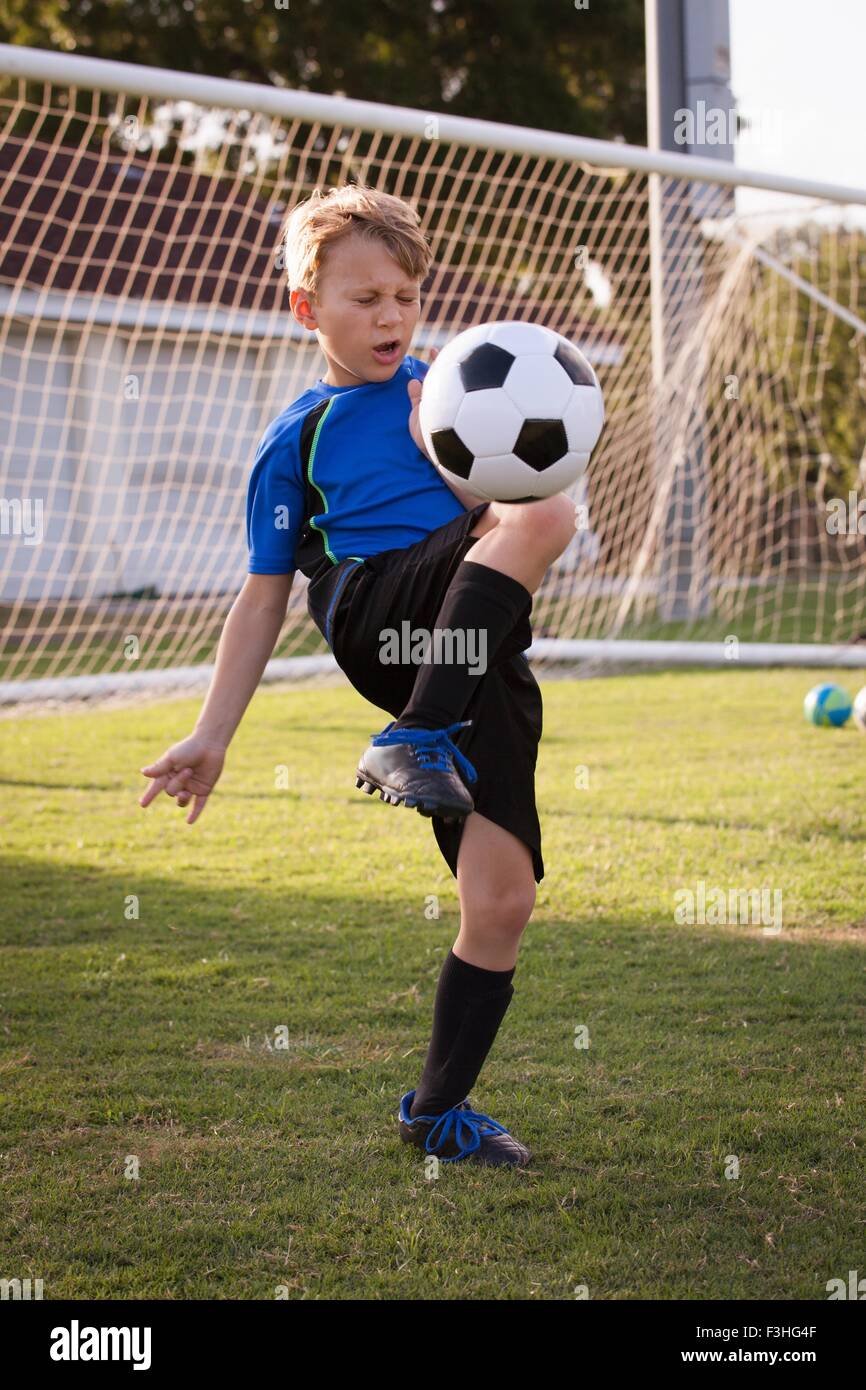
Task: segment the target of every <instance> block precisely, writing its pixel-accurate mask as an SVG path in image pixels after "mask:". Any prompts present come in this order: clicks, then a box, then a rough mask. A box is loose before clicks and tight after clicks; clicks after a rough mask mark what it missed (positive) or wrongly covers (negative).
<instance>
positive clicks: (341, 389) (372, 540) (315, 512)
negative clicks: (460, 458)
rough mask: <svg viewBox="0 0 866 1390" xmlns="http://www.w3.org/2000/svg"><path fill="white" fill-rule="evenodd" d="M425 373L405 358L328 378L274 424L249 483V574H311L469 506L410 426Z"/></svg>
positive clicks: (396, 544)
mask: <svg viewBox="0 0 866 1390" xmlns="http://www.w3.org/2000/svg"><path fill="white" fill-rule="evenodd" d="M427 370H428V367H427V363H425V362H421V361H419V360H418V358H415V357H404V358H403V361H402V362H401V363H400V366H399V367H398V368H397V370H396V372H395V373H394V375H393V376H392V377H391V379H390V380H389V381H381V382H379V381H373V382H364V383H362V384H361V385H359V386H328V385H326V384H325V383H324V382H323V381H322V380H321V379H320V380H319V381H317V382H316V384H315V385H314V386H311V387H310V388H309V390H307V391H305V392H304V393H303V395H301V396H299V397H298V399H297V400H296V401H294V402H293V403H292V404H291V405H289V406H287V408H286V409H285V410H284V411H283V412H282V414H281V415H279V416H277V418H276V419H275V420H273V421H272V422H271V423H270V425H268V427H267V429H266V430H265V432H264V434H263V436H262V438H261V441H260V442H259V446H258V448H257V450H256V455H255V460H254V462H253V468H252V472H251V474H250V479H249V484H248V488H247V507H246V524H247V545H248V548H249V565H248V568H249V572H250V574H288V573H290V572H291V571H293V570H295V569H299V570H301V572H302V573H303V574H305V575H307V577H308V578H310V579H312V578H313V577H314V576H315V575H316V574H318V573H319V572H320V571H321V570H323V569H324V568H325V567H331V566H333V565H337V564H339V562H340V561H341V560H344V559H346V558H347V557H348V556H352V557H354V558H356V559H362V560H363V559H366V558H367V556H369V555H377V554H379V552H380V551H382V550H390V549H393V548H401V549H402V548H404V547H405V546H407V545H413V544H414V543H415V542H416V541H419V540H423V538H424V537H425V536H427V535H429V534H430V532H431V531H434V530H436V528H437V527H439V526H443V525H445V523H446V522H448V521H453V519H454V518H455V517H456V516H460V515H461V514H462V513H463V512H465V510H466V508H465V507H464V506H463V504H462V502H460V501H459V499H458V498H457V497H455V495H454V493H453V492H452V491H451V489H450V488H449V487H448V485H447V483H445V482H444V480H443V479H442V477H441V476H440V474H439V473H438V471H437V470H436V469H435V468H434V466H433V464H432V463H431V462H430V460H429V459H428V458H427V457H426V455H425V454H423V453H422V452H421V450H420V449H419V448H418V447H417V445H416V444H415V442H414V440H413V439H412V436H411V434H410V433H409V412H410V408H411V407H410V400H409V393H408V391H407V389H406V387H407V382H408V381H409V380H410V379H411V378H412V377H416V378H417V379H418V380H419V381H422V380H423V379H424V376H425V375H426V373H427Z"/></svg>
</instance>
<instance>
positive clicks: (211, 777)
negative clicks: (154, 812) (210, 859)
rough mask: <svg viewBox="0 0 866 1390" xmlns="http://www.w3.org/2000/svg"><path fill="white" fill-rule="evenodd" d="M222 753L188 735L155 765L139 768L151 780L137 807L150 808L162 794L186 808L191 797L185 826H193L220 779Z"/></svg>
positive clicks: (220, 748) (213, 744)
mask: <svg viewBox="0 0 866 1390" xmlns="http://www.w3.org/2000/svg"><path fill="white" fill-rule="evenodd" d="M225 754H226V750H225V749H224V748H223V747H221V746H220V745H219V744H215V743H208V742H207V741H206V740H205V739H203V738H202V737H201V735H200V734H190V736H189V738H185V739H182V740H181V742H180V743H175V744H173V746H172V747H171V748H169V749H168V751H167V752H165V753H163V755H162V757H161V758H157V760H156V762H155V763H149V764H148V766H147V767H143V768H141V769H140V771H141V772H143V773H144V775H145V777H152V778H153V779H154V780H153V782H152V783H151V785H150V786H149V787H148V788H147V790H146V791H145V792H144V793H143V795H142V796H140V797H139V799H138V804H139V806H149V805H150V803H151V801H153V799H154V797H155V796H159V793H160V792H161V791H164V792H165V793H166V794H167V795H168V796H174V797H176V798H177V804H178V806H187V805H188V804H189V802H190V800H191V799H192V798H193V797H194V798H195V801H194V803H193V808H192V810H191V811H190V813H189V815H188V816H187V818H186V823H187V825H192V824H193V822H194V821H197V820H198V818H199V816H200V815H201V813H202V811H203V810H204V808H205V805H206V804H207V798H208V796H209V795H210V793H211V792H212V791H213V789H214V787H215V786H216V784H217V781H218V780H219V776H220V773H221V772H222V770H223V763H224V762H225Z"/></svg>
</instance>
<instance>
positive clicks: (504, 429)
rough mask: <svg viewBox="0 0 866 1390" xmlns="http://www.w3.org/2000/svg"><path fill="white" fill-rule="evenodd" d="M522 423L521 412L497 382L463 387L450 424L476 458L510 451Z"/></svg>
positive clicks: (515, 441)
mask: <svg viewBox="0 0 866 1390" xmlns="http://www.w3.org/2000/svg"><path fill="white" fill-rule="evenodd" d="M522 425H523V416H522V415H521V413H520V411H519V410H518V409H517V406H516V405H515V404H514V402H513V401H512V400H510V399H509V398H508V396H506V394H505V392H504V391H503V389H502V387H501V386H493V387H491V388H490V390H487V391H467V393H466V395H465V396H464V397H463V400H462V401H461V402H460V409H459V410H458V412H457V420H456V422H455V425H454V428H455V429H456V431H457V433H458V435H459V436H460V439H461V440H462V442H463V443H464V444H465V445H466V448H467V449H468V450H469V452H470V454H474V455H475V457H476V459H482V458H489V457H490V455H491V454H510V453H511V451H512V449H513V448H514V446H515V444H516V443H517V436H518V435H519V434H520V430H521V427H522Z"/></svg>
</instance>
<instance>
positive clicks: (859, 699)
mask: <svg viewBox="0 0 866 1390" xmlns="http://www.w3.org/2000/svg"><path fill="white" fill-rule="evenodd" d="M854 723H855V724H856V725H857V728H858V729H859V730H860V732H861V734H866V685H864V687H863V689H862V690H858V691H857V694H856V695H855V696H854Z"/></svg>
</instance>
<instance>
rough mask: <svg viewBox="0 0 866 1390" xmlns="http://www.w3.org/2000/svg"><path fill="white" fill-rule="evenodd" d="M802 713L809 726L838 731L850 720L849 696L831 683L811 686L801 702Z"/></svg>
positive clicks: (840, 687) (838, 686)
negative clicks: (814, 725) (817, 725)
mask: <svg viewBox="0 0 866 1390" xmlns="http://www.w3.org/2000/svg"><path fill="white" fill-rule="evenodd" d="M861 693H862V692H861ZM803 713H804V714H805V716H806V718H807V719H808V721H809V723H810V724H819V725H820V726H821V727H822V728H831V727H832V728H837V729H838V728H840V727H841V725H843V724H845V723H847V721H848V720H849V719H850V718H851V696H850V695H849V694H848V692H847V690H843V689H842V686H841V685H834V684H833V683H832V681H828V682H827V683H826V684H825V685H813V687H812V689H811V690H810V691H809V694H808V695H807V696H806V699H805V700H804V701H803Z"/></svg>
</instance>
